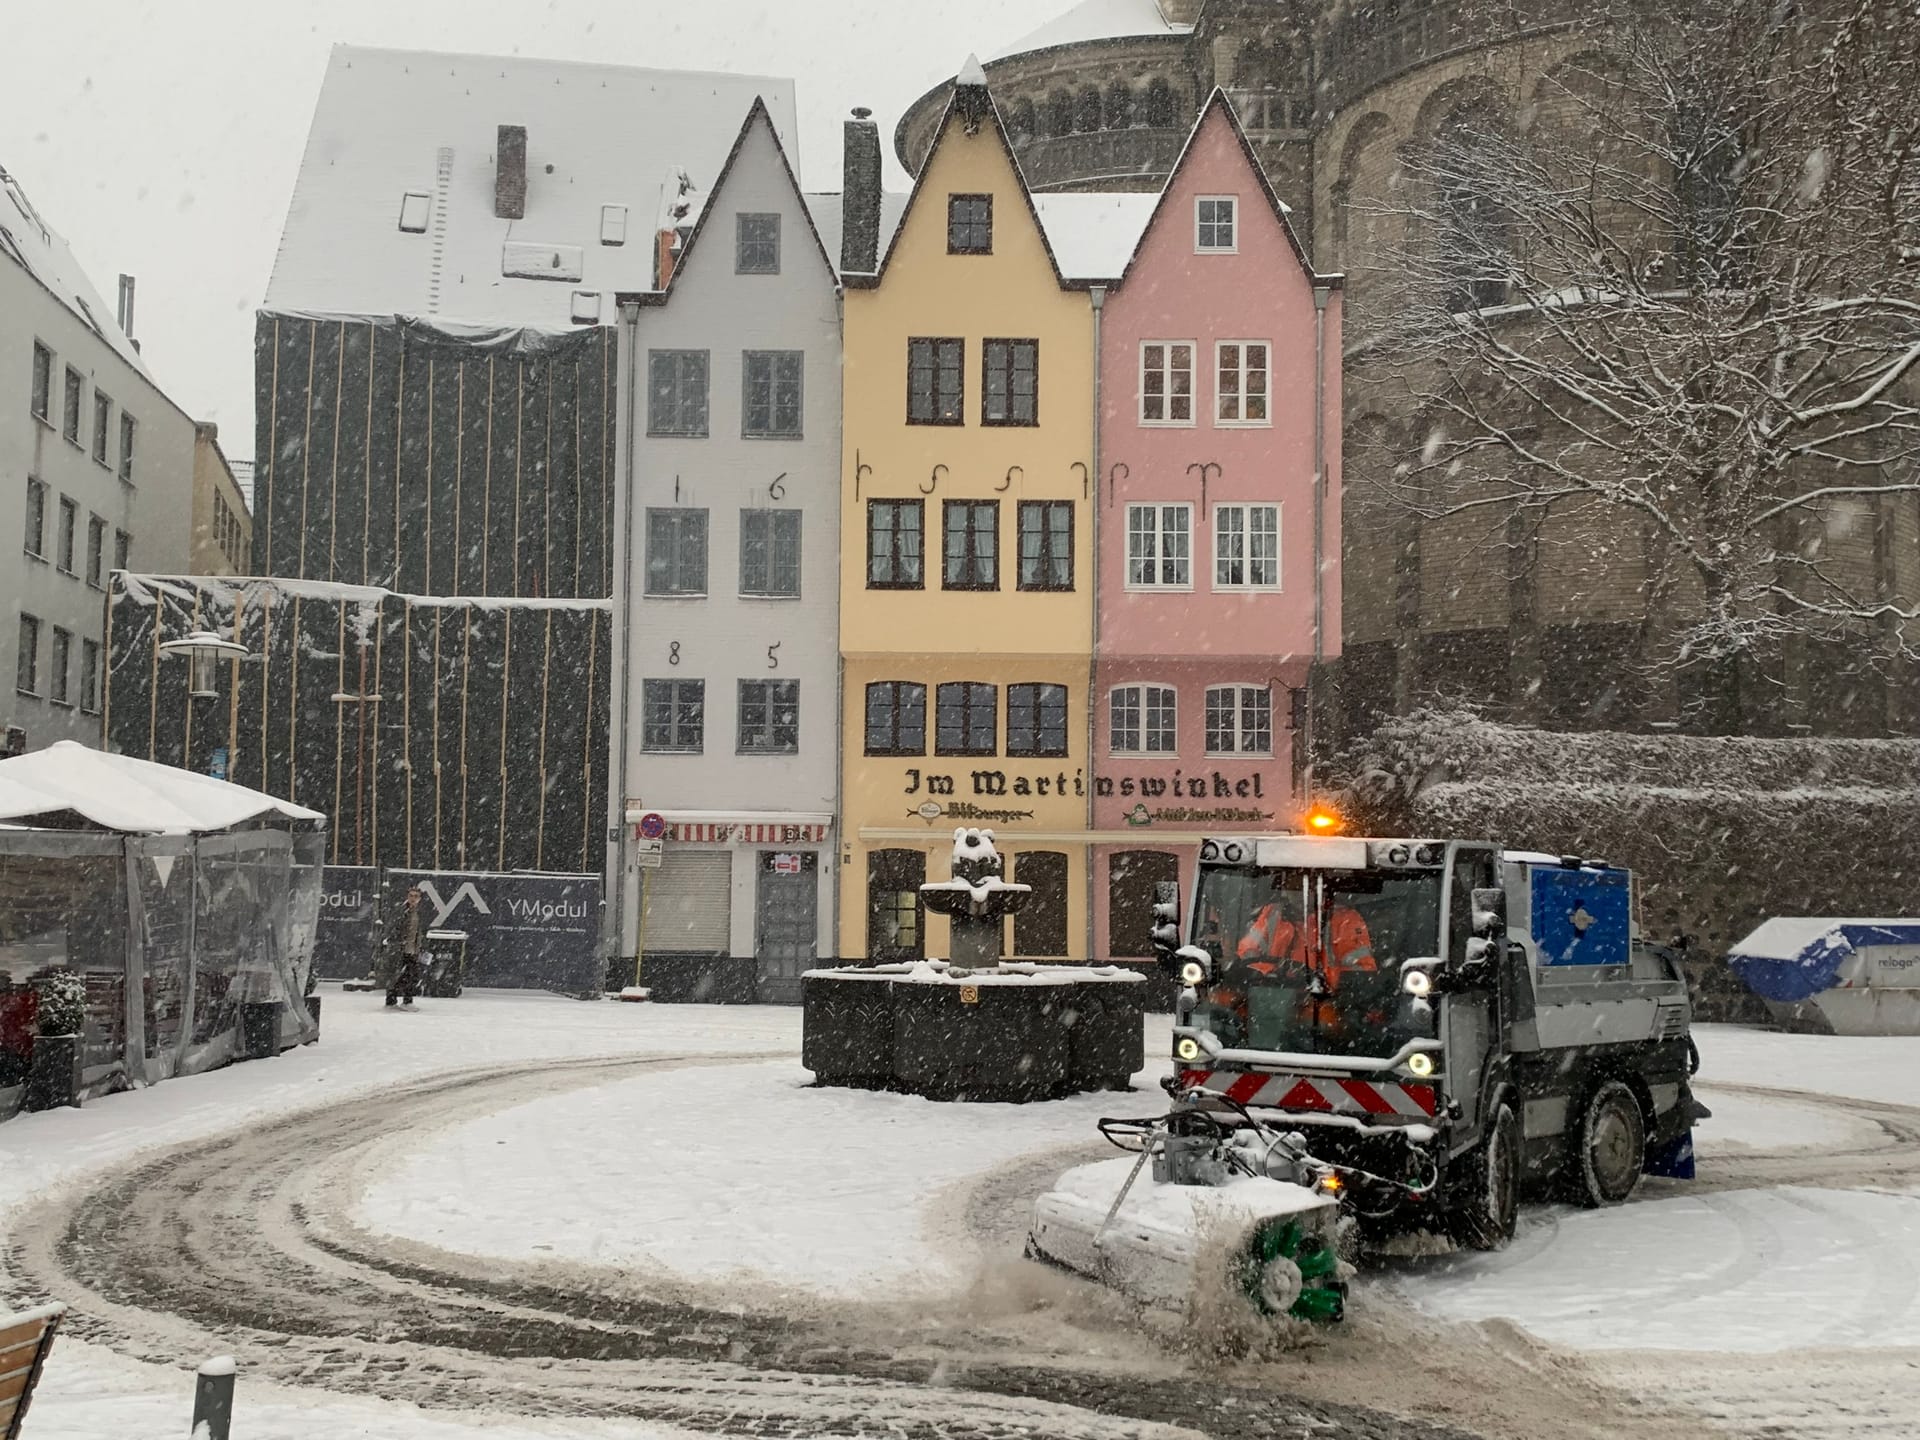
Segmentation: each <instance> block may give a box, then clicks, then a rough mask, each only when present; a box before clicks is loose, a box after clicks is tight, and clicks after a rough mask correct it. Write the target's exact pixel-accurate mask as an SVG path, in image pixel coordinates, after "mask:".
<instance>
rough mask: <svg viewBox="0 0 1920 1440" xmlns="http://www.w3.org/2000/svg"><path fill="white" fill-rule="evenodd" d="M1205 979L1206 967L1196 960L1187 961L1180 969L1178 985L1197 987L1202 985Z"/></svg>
mask: <svg viewBox="0 0 1920 1440" xmlns="http://www.w3.org/2000/svg"><path fill="white" fill-rule="evenodd" d="M1206 978H1207V967H1206V966H1204V965H1202V964H1201V963H1200V962H1199V961H1198V960H1189V961H1187V963H1186V964H1184V965H1182V966H1181V967H1180V983H1181V984H1182V985H1199V984H1202V983H1204V982H1205V980H1206Z"/></svg>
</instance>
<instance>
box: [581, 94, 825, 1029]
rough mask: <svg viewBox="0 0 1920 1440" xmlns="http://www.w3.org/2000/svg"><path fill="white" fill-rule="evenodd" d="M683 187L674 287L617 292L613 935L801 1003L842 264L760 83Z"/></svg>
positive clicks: (684, 990) (686, 984) (814, 859)
mask: <svg viewBox="0 0 1920 1440" xmlns="http://www.w3.org/2000/svg"><path fill="white" fill-rule="evenodd" d="M695 199H696V202H697V218H696V217H695V216H694V215H693V214H692V212H691V211H689V213H688V214H685V215H676V216H673V217H670V220H671V222H672V224H674V225H675V226H686V225H687V222H688V221H689V220H690V221H691V224H690V227H689V233H686V234H685V238H684V241H681V242H679V243H678V244H677V245H676V243H675V240H674V238H673V237H670V238H669V239H668V241H667V243H664V244H662V245H661V246H659V250H660V253H662V254H663V255H673V253H674V252H675V251H676V250H677V256H675V258H672V259H670V260H669V261H667V262H666V264H667V265H669V266H670V274H669V275H668V276H667V277H666V278H665V283H664V284H663V285H662V286H661V287H659V288H658V289H656V290H653V291H649V292H645V293H639V294H631V295H622V296H621V297H620V300H621V315H622V324H623V326H624V327H625V333H624V334H623V338H622V352H621V353H622V372H621V373H622V395H621V399H622V402H623V405H625V406H626V407H627V408H626V411H625V414H624V415H623V421H625V423H626V424H627V426H628V429H629V432H630V444H629V445H628V446H626V447H624V448H623V450H622V455H623V457H625V456H630V457H631V458H630V460H628V461H626V462H625V463H626V464H628V465H630V467H631V468H630V471H629V473H626V474H624V475H622V476H621V477H620V478H621V483H620V484H619V485H618V486H617V487H616V488H617V493H618V494H619V495H620V496H621V497H622V499H623V500H624V501H625V502H626V503H627V504H628V505H629V506H630V509H629V510H628V511H627V512H626V513H625V514H623V515H622V516H620V517H618V519H617V522H616V533H617V534H619V535H621V536H622V537H623V541H624V545H625V547H626V549H625V554H624V557H623V558H617V559H616V564H615V577H614V587H615V609H616V612H617V613H623V614H624V615H626V616H627V617H628V627H627V641H626V648H625V650H624V652H623V653H624V674H625V683H624V684H623V685H621V686H620V687H619V694H620V695H623V696H624V697H625V716H624V720H621V719H620V718H619V717H618V712H616V723H615V727H614V745H615V748H616V750H617V751H619V752H620V753H619V754H618V756H617V758H616V772H615V774H614V775H613V776H612V777H611V780H612V784H611V789H610V796H611V797H612V799H613V801H614V802H615V803H616V804H617V803H620V802H621V801H624V811H625V814H624V820H625V822H626V823H625V825H624V827H623V829H622V832H621V833H622V836H623V838H622V841H621V842H620V844H619V846H618V847H617V849H618V854H617V855H616V856H612V857H610V867H611V868H612V869H613V870H614V872H615V873H616V874H618V875H619V876H620V882H619V886H618V889H619V894H618V896H617V906H618V910H617V913H618V915H619V931H620V950H619V953H621V954H624V955H627V956H632V955H633V954H634V953H635V951H636V950H641V951H643V954H644V958H643V961H642V965H641V973H642V978H643V981H644V982H645V983H648V984H649V985H653V986H656V987H660V988H662V989H664V990H666V991H667V992H669V993H671V994H672V995H673V996H674V997H675V998H712V999H721V998H743V997H751V996H752V994H753V993H754V986H755V981H756V978H757V979H758V982H759V984H758V993H759V998H761V999H762V1000H768V999H778V998H793V999H797V998H798V975H799V973H800V972H801V971H802V970H804V969H806V968H807V967H808V966H809V965H811V964H812V963H813V962H814V961H815V959H816V958H817V957H819V956H823V955H827V954H830V953H831V944H832V941H831V938H830V937H831V936H832V934H833V915H832V908H833V895H834V853H835V839H836V837H835V817H834V808H835V804H836V789H837V776H836V770H835V764H836V756H837V754H838V744H839V741H838V733H837V728H838V727H837V717H838V714H839V690H838V685H839V681H838V619H839V617H838V584H837V574H838V566H839V534H838V513H839V512H838V483H839V466H840V314H839V282H838V267H837V264H836V259H835V257H834V256H832V255H830V254H829V253H828V251H827V249H826V248H825V245H824V244H823V242H822V239H821V236H820V234H819V232H818V231H817V230H816V228H815V224H814V220H813V217H812V216H811V215H810V214H809V211H808V208H807V204H806V199H805V197H804V196H803V195H802V193H801V190H800V186H799V183H798V181H797V179H796V178H795V175H794V172H793V169H792V166H791V165H790V164H789V162H788V159H787V153H786V150H785V148H784V145H783V141H782V136H781V134H780V132H779V129H778V128H777V126H776V123H775V119H774V116H773V114H772V113H771V112H770V111H769V109H768V107H767V105H766V104H765V102H763V101H760V100H756V101H755V102H754V104H753V106H752V109H751V111H750V112H749V114H748V115H747V118H746V121H745V123H744V125H742V127H741V128H740V131H739V135H738V138H737V139H736V141H735V143H734V146H733V150H732V152H731V153H730V154H729V155H728V157H727V159H726V162H725V164H724V165H723V166H722V167H721V169H720V171H719V173H718V175H717V176H716V177H715V179H714V181H713V183H712V185H711V188H710V189H709V190H708V191H707V192H706V193H705V194H704V195H703V196H696V197H695ZM663 233H664V232H663ZM649 813H653V814H658V815H660V816H662V817H664V819H665V820H666V821H667V824H668V827H669V828H668V830H667V833H666V839H665V846H664V852H663V855H662V860H661V864H660V865H659V866H658V867H657V868H647V869H643V868H642V867H641V866H640V865H639V864H638V863H637V857H636V855H635V852H634V844H635V827H636V825H637V824H638V823H639V821H640V820H641V819H642V817H644V816H645V815H647V814H649ZM643 882H644V888H645V892H646V894H645V903H644V906H643V905H642V901H641V889H642V886H643ZM610 898H614V897H610ZM756 957H757V961H758V967H757V969H758V975H757V977H756V974H755V960H756ZM787 990H791V992H792V994H791V996H790V997H789V996H787V995H786V994H785V991H787Z"/></svg>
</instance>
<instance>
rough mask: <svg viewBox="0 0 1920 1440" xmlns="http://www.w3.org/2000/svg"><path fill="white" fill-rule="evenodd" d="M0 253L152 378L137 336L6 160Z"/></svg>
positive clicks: (1, 173)
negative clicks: (122, 322)
mask: <svg viewBox="0 0 1920 1440" xmlns="http://www.w3.org/2000/svg"><path fill="white" fill-rule="evenodd" d="M0 254H3V255H7V256H9V257H11V258H12V259H13V260H15V261H16V262H18V263H19V264H20V265H21V266H22V267H23V268H24V269H25V270H26V272H27V273H28V274H29V275H31V276H33V277H34V279H36V280H38V281H39V282H40V283H41V284H42V285H44V286H46V287H47V289H49V290H51V291H52V292H53V293H54V295H56V296H57V297H59V300H60V303H61V304H63V305H65V306H66V307H67V308H68V309H69V310H71V311H73V313H74V314H75V315H78V316H79V317H80V320H81V322H82V323H83V324H85V325H86V326H87V328H88V329H90V330H92V331H93V332H94V334H96V335H98V336H99V337H100V338H101V339H102V340H104V341H106V342H107V344H109V345H111V346H112V347H113V348H114V350H115V351H117V352H118V353H119V355H120V358H121V359H123V360H125V361H126V362H127V363H128V364H129V365H131V366H133V368H134V369H136V370H138V371H139V372H140V373H141V374H142V375H146V376H147V378H148V379H149V380H151V379H152V378H153V377H152V375H150V374H148V372H147V367H146V365H145V364H144V363H143V362H142V361H141V359H140V352H139V351H138V350H136V349H134V348H133V341H132V340H130V339H129V338H128V337H127V334H126V332H125V331H124V330H122V329H121V328H120V327H119V325H118V324H116V323H115V321H114V314H115V311H114V308H113V307H112V306H110V305H108V304H107V303H106V302H105V301H104V300H102V299H101V298H100V292H99V291H97V290H95V289H94V288H93V282H92V281H91V280H89V279H87V272H86V271H85V270H83V269H81V268H80V262H79V261H78V260H76V259H75V258H74V254H73V251H72V249H71V248H70V247H69V246H68V245H67V242H66V241H65V240H64V239H62V238H61V236H60V233H59V232H58V231H57V230H55V229H54V228H53V227H52V226H51V225H49V224H47V222H46V221H45V220H44V219H43V218H42V217H41V215H40V212H39V211H38V210H36V209H34V208H33V202H32V201H30V200H29V199H27V192H26V191H25V190H24V189H23V188H21V185H20V182H19V181H18V180H16V179H14V177H13V176H11V175H9V174H8V173H7V171H6V168H5V167H4V166H0Z"/></svg>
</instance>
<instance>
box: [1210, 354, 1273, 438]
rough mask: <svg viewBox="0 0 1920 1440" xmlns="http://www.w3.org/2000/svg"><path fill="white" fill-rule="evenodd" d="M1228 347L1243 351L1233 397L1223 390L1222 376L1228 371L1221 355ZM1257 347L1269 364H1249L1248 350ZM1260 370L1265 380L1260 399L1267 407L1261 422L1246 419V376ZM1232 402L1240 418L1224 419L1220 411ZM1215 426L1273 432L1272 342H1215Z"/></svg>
mask: <svg viewBox="0 0 1920 1440" xmlns="http://www.w3.org/2000/svg"><path fill="white" fill-rule="evenodd" d="M1229 345H1238V346H1239V347H1240V363H1239V365H1238V367H1237V369H1236V371H1235V378H1234V385H1235V389H1234V393H1233V394H1232V395H1231V396H1229V395H1228V394H1227V392H1226V391H1225V390H1224V389H1223V388H1222V387H1221V384H1220V376H1221V372H1222V371H1223V370H1224V369H1225V368H1226V366H1225V365H1224V363H1223V362H1222V360H1221V358H1220V352H1221V351H1223V350H1225V349H1226V348H1227V346H1229ZM1249 345H1258V346H1259V347H1260V349H1261V350H1262V352H1264V355H1265V359H1266V363H1265V364H1263V365H1258V366H1253V365H1249V364H1247V347H1248V346H1249ZM1254 370H1258V371H1259V372H1260V374H1261V376H1262V377H1263V388H1262V390H1261V392H1260V398H1261V400H1262V401H1264V402H1265V404H1266V411H1267V413H1266V415H1265V417H1264V418H1262V419H1259V420H1249V419H1247V418H1246V409H1247V376H1248V374H1249V373H1251V372H1252V371H1254ZM1229 399H1231V400H1233V401H1234V402H1235V403H1236V405H1237V406H1238V408H1239V411H1240V414H1239V415H1238V416H1237V417H1235V418H1232V419H1229V418H1228V417H1226V416H1224V415H1222V414H1221V413H1220V411H1221V409H1222V408H1223V407H1224V405H1225V403H1226V402H1227V401H1228V400H1229ZM1213 423H1214V424H1215V425H1217V426H1218V427H1219V428H1221V429H1222V430H1267V429H1272V428H1273V342H1272V341H1271V340H1216V341H1214V342H1213Z"/></svg>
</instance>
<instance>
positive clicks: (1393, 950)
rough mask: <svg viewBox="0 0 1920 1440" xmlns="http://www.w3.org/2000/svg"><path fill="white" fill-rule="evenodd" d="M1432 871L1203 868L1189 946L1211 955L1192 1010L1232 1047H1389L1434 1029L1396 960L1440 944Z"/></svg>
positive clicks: (1375, 1050) (1332, 1050) (1334, 1051)
mask: <svg viewBox="0 0 1920 1440" xmlns="http://www.w3.org/2000/svg"><path fill="white" fill-rule="evenodd" d="M1440 882H1441V872H1440V871H1438V870H1419V871H1408V872H1401V873H1393V874H1381V873H1378V872H1369V871H1332V870H1257V869H1252V868H1225V867H1221V868H1215V867H1207V868H1204V869H1202V870H1201V872H1200V890H1199V895H1198V899H1197V902H1196V904H1195V908H1194V922H1193V932H1192V933H1193V936H1194V943H1195V944H1197V945H1199V946H1201V947H1202V948H1203V949H1205V950H1207V951H1209V952H1211V953H1212V955H1213V956H1214V958H1215V962H1216V968H1215V976H1216V979H1215V983H1214V984H1213V986H1212V987H1211V988H1210V989H1209V990H1208V992H1207V996H1206V1004H1205V1005H1204V1006H1203V1007H1202V1012H1201V1014H1200V1015H1199V1016H1198V1017H1197V1019H1199V1020H1200V1022H1201V1023H1204V1024H1205V1025H1206V1026H1207V1027H1208V1028H1210V1029H1211V1030H1212V1031H1213V1032H1214V1034H1216V1035H1217V1036H1219V1038H1220V1040H1221V1041H1222V1042H1223V1043H1224V1044H1226V1045H1229V1046H1246V1047H1249V1048H1252V1049H1257V1050H1290V1051H1297V1052H1305V1053H1310V1054H1318V1055H1375V1056H1384V1055H1391V1054H1392V1053H1393V1052H1394V1051H1396V1050H1397V1049H1399V1048H1400V1046H1401V1045H1402V1044H1404V1043H1405V1042H1406V1041H1407V1040H1409V1039H1413V1038H1416V1037H1429V1036H1432V1035H1433V1034H1434V1033H1435V1032H1434V1028H1433V1011H1432V1010H1431V1009H1430V1008H1429V1007H1427V1006H1424V1005H1421V1004H1418V1003H1416V1002H1415V1001H1413V1000H1412V999H1411V998H1410V997H1409V996H1407V995H1405V994H1404V993H1402V991H1401V989H1400V962H1401V961H1403V960H1405V959H1407V958H1408V957H1409V956H1414V955H1433V954H1437V953H1439V952H1438V948H1437V947H1438V945H1439V939H1440Z"/></svg>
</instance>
